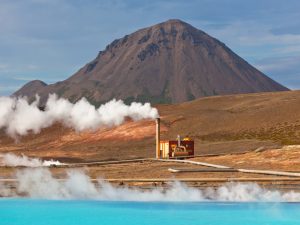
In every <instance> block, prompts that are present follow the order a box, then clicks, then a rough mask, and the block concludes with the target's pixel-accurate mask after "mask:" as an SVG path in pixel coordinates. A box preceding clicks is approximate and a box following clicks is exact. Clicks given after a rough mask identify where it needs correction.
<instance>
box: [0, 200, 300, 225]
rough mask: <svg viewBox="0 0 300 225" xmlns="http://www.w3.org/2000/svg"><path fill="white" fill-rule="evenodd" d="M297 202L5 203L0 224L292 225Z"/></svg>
mask: <svg viewBox="0 0 300 225" xmlns="http://www.w3.org/2000/svg"><path fill="white" fill-rule="evenodd" d="M299 209H300V204H298V203H254V202H252V203H249V202H248V203H237V202H236V203H234V202H130V201H125V202H124V201H123V202H119V201H87V200H83V201H78V200H33V199H27V198H25V199H5V198H4V199H1V200H0V218H1V220H0V224H1V225H2V224H3V225H20V224H26V225H31V224H38V225H89V224H101V225H112V224H116V225H117V224H122V225H126V224H129V225H135V224H136V225H141V224H149V225H153V224H164V225H168V224H170V225H194V224H195V225H196V224H197V225H199V224H203V225H204V224H205V225H206V224H207V225H208V224H209V225H241V224H243V225H253V224H259V225H275V224H280V225H289V224H293V225H295V224H298V223H299V221H300V214H299Z"/></svg>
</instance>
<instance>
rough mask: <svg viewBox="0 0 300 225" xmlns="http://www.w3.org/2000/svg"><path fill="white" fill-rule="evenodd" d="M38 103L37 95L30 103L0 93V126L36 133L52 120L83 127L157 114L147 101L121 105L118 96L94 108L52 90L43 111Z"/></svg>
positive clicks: (10, 132)
mask: <svg viewBox="0 0 300 225" xmlns="http://www.w3.org/2000/svg"><path fill="white" fill-rule="evenodd" d="M38 104H39V97H38V96H37V97H36V100H35V101H34V102H33V103H31V104H29V103H28V101H27V100H26V98H11V97H0V129H1V128H2V129H3V128H4V129H5V130H6V132H7V134H8V135H9V136H11V137H14V138H16V137H17V136H20V135H26V134H28V132H33V133H35V134H36V133H39V132H40V131H41V129H43V128H46V127H49V126H51V125H52V124H53V123H55V122H61V123H63V124H64V125H65V126H67V127H71V128H74V129H75V130H76V131H83V130H96V129H99V128H101V127H111V126H117V125H120V124H122V123H123V122H124V120H125V118H126V117H129V118H131V119H133V120H134V121H137V120H141V119H154V118H155V117H157V116H158V112H157V110H156V109H155V108H152V107H151V105H150V104H149V103H145V104H141V103H136V102H133V103H131V105H125V104H124V102H123V101H122V100H115V99H113V100H111V101H110V102H107V103H106V104H103V105H101V106H100V107H99V108H95V106H93V105H91V104H90V103H89V102H88V101H87V100H86V99H85V98H82V99H81V100H79V101H78V102H76V103H75V104H72V103H71V102H69V101H68V100H66V99H63V98H58V97H57V96H56V95H55V94H52V95H49V98H48V100H47V103H46V107H45V111H41V110H40V109H39V108H38Z"/></svg>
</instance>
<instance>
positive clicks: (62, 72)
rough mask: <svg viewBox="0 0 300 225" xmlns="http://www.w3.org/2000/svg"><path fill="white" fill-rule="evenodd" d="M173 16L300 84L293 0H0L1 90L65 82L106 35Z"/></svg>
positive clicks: (297, 8)
mask: <svg viewBox="0 0 300 225" xmlns="http://www.w3.org/2000/svg"><path fill="white" fill-rule="evenodd" d="M171 18H177V19H181V20H183V21H185V22H188V23H190V24H192V25H193V26H195V27H197V28H198V29H201V30H203V31H205V32H207V33H208V34H210V35H212V36H214V37H216V38H218V39H219V40H220V41H222V42H224V43H225V44H226V45H227V46H229V47H230V48H231V49H232V50H233V51H234V52H236V53H237V54H238V55H240V56H241V57H242V58H244V59H245V60H247V61H248V62H249V63H250V64H252V65H254V66H256V67H257V68H258V69H260V70H261V71H263V72H264V73H265V74H266V75H268V76H270V77H271V78H273V79H275V80H277V81H278V82H280V83H282V84H284V85H286V86H287V87H289V88H291V89H300V63H299V62H300V1H298V0H286V1H282V0H248V1H247V0H185V1H184V0H173V1H172V0H151V1H150V0H149V1H148V0H126V1H125V0H98V1H97V0H0V29H1V32H0V95H8V94H11V93H12V92H14V91H15V90H16V89H18V88H19V87H20V86H22V85H23V84H25V83H26V82H28V81H30V80H33V79H40V80H43V81H45V82H46V83H54V82H56V81H59V80H63V79H66V78H67V77H69V76H70V75H72V74H73V73H74V72H76V71H77V70H78V69H79V68H80V67H82V66H83V65H84V64H86V63H87V62H89V61H90V60H92V59H93V58H94V57H96V55H97V53H98V51H100V50H102V49H104V48H105V46H106V45H107V44H109V43H110V42H111V41H112V40H114V39H116V38H120V37H122V36H124V35H125V34H129V33H131V32H133V31H135V30H137V29H139V28H143V27H146V26H151V25H153V24H156V23H159V22H162V21H165V20H168V19H171Z"/></svg>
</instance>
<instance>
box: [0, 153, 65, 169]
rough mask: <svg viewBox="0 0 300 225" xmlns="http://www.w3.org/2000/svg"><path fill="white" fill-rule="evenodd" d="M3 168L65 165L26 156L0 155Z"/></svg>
mask: <svg viewBox="0 0 300 225" xmlns="http://www.w3.org/2000/svg"><path fill="white" fill-rule="evenodd" d="M0 165H1V166H12V167H15V166H26V167H42V166H46V167H47V166H52V165H63V163H61V162H59V161H54V160H44V161H43V160H41V159H38V158H29V157H27V156H26V155H22V156H17V155H15V154H12V153H7V154H0Z"/></svg>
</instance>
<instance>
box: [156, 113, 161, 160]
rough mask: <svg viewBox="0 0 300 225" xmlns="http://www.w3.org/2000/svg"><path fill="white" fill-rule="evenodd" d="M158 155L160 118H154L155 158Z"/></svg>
mask: <svg viewBox="0 0 300 225" xmlns="http://www.w3.org/2000/svg"><path fill="white" fill-rule="evenodd" d="M160 157H161V155H160V118H156V158H157V159H159V158H160Z"/></svg>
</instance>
